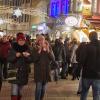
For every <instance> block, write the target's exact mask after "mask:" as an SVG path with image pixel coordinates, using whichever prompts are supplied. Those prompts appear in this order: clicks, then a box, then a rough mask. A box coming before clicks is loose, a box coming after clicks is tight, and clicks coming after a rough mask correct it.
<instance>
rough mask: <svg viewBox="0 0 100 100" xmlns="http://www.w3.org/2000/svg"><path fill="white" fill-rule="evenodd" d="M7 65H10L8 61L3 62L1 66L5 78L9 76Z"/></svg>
mask: <svg viewBox="0 0 100 100" xmlns="http://www.w3.org/2000/svg"><path fill="white" fill-rule="evenodd" d="M7 65H8V63H7V61H5V62H1V68H0V70H1V74H2V77H3V78H4V79H6V78H7V76H8V66H7Z"/></svg>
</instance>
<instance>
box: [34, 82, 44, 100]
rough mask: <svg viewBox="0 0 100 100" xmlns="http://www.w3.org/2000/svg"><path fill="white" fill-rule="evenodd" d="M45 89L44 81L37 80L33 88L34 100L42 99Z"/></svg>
mask: <svg viewBox="0 0 100 100" xmlns="http://www.w3.org/2000/svg"><path fill="white" fill-rule="evenodd" d="M45 90H46V82H37V83H36V89H35V100H42V99H43V97H44V94H45Z"/></svg>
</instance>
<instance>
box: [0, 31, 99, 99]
mask: <svg viewBox="0 0 100 100" xmlns="http://www.w3.org/2000/svg"><path fill="white" fill-rule="evenodd" d="M89 39H90V42H87V41H86V39H85V38H83V40H82V43H79V42H78V41H77V40H76V39H73V40H72V41H70V39H69V38H66V39H63V38H62V37H59V38H58V39H56V40H55V41H50V39H49V38H48V37H46V36H45V35H37V36H36V40H34V41H33V40H31V38H30V37H29V36H27V35H25V34H23V33H17V35H16V37H10V36H3V37H2V38H0V91H1V89H2V83H3V80H8V82H9V83H11V100H21V98H22V89H23V87H24V85H27V84H28V80H29V74H30V71H31V69H30V64H31V63H33V64H34V82H35V83H36V88H35V100H43V99H44V95H45V91H46V85H47V84H48V82H50V81H52V79H51V71H53V72H54V73H55V74H53V79H54V81H59V80H60V79H66V80H67V78H68V75H69V74H70V75H71V76H72V80H75V79H79V88H78V90H77V94H80V100H87V94H88V90H89V88H90V86H92V89H93V100H100V61H99V60H100V42H99V40H98V37H97V33H96V32H95V31H93V32H91V33H90V34H89ZM9 77H10V78H9Z"/></svg>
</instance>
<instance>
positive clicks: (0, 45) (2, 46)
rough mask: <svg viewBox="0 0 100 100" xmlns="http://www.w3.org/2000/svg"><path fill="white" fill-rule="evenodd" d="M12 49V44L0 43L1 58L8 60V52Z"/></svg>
mask: <svg viewBox="0 0 100 100" xmlns="http://www.w3.org/2000/svg"><path fill="white" fill-rule="evenodd" d="M10 48H11V44H10V42H1V43H0V58H5V59H7V56H8V51H9V49H10Z"/></svg>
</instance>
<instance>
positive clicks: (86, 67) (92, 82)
mask: <svg viewBox="0 0 100 100" xmlns="http://www.w3.org/2000/svg"><path fill="white" fill-rule="evenodd" d="M89 39H90V43H88V44H87V45H86V46H85V47H84V52H82V53H81V57H80V63H81V64H82V67H83V68H82V92H81V98H80V100H87V99H86V98H87V94H88V90H89V88H90V86H92V90H93V100H100V42H99V41H98V40H97V33H96V32H94V31H93V32H91V33H90V35H89Z"/></svg>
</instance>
